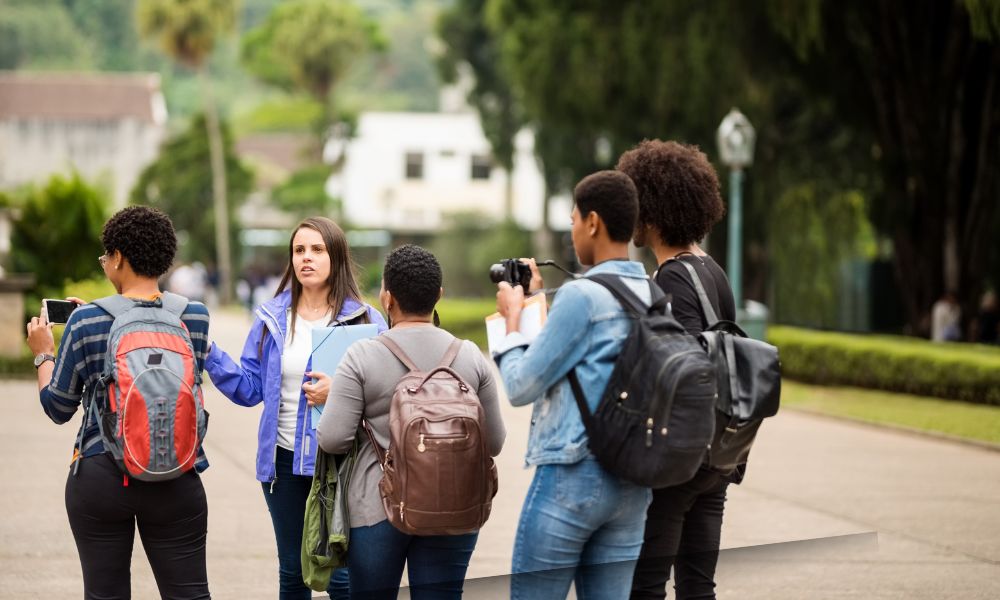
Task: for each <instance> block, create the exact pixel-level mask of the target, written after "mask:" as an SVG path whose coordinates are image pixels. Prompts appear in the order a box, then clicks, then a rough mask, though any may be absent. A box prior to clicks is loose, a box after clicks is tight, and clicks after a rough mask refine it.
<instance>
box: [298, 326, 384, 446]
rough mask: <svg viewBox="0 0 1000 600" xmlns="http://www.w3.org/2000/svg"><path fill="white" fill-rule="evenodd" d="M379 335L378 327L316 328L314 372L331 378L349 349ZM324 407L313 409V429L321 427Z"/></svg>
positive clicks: (314, 336)
mask: <svg viewBox="0 0 1000 600" xmlns="http://www.w3.org/2000/svg"><path fill="white" fill-rule="evenodd" d="M376 335H378V325H336V326H334V327H316V328H315V329H313V330H312V347H313V351H312V370H313V371H317V372H319V373H325V374H327V375H329V376H330V377H333V374H334V373H336V372H337V366H338V365H340V361H341V360H342V359H343V358H344V354H345V353H346V352H347V349H348V348H350V347H351V344H353V343H354V342H356V341H358V340H365V339H368V338H373V337H375V336H376ZM322 414H323V407H322V406H314V407H312V414H311V415H310V416H311V423H310V424H311V425H312V428H313V429H316V427H317V426H318V425H319V418H320V415H322Z"/></svg>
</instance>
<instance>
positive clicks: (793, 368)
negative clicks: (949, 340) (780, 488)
mask: <svg viewBox="0 0 1000 600" xmlns="http://www.w3.org/2000/svg"><path fill="white" fill-rule="evenodd" d="M768 340H769V341H770V342H771V343H772V344H774V345H776V346H777V347H778V350H779V352H780V353H781V367H782V372H783V374H784V375H785V376H786V377H788V378H790V379H794V380H797V381H803V382H806V383H817V384H821V385H850V386H856V387H863V388H873V389H879V390H886V391H893V392H902V393H907V394H918V395H922V396H937V397H939V398H953V399H956V400H964V401H966V402H974V403H980V404H993V405H1000V348H995V347H989V346H981V345H969V344H943V343H934V342H929V341H926V340H919V339H915V338H906V337H898V336H863V335H851V334H845V333H832V332H820V331H810V330H807V329H796V328H792V327H770V328H769V329H768Z"/></svg>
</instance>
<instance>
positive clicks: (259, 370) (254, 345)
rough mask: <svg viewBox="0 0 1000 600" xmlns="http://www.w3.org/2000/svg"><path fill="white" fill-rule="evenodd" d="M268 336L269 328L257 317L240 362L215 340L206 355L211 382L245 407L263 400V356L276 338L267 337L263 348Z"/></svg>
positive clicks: (207, 370)
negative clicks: (263, 337)
mask: <svg viewBox="0 0 1000 600" xmlns="http://www.w3.org/2000/svg"><path fill="white" fill-rule="evenodd" d="M262 336H266V337H267V338H270V334H269V333H267V328H266V327H264V322H263V321H262V320H260V319H259V318H258V319H254V322H253V325H252V326H251V327H250V334H249V335H248V336H247V341H246V343H245V344H244V345H243V355H242V356H241V357H240V362H239V364H237V363H236V362H235V361H234V360H233V359H232V357H230V356H229V354H227V353H226V352H225V351H224V350H222V349H221V348H219V347H218V346H217V345H216V344H215V343H214V342H213V343H212V346H211V348H209V351H208V356H207V357H206V358H205V371H206V372H207V373H208V376H209V377H210V378H211V379H212V383H213V384H215V387H216V388H218V389H219V391H220V392H222V393H223V395H225V396H226V398H229V399H230V400H232V401H233V402H234V403H236V404H239V405H242V406H254V405H256V404H260V403H261V402H262V401H263V400H264V388H263V385H262V384H261V380H262V375H263V364H262V358H261V357H262V356H263V355H264V353H265V352H266V349H267V346H268V345H269V344H271V345H273V344H274V339H273V338H271V339H264V343H263V346H264V348H263V350H262V349H261V338H262Z"/></svg>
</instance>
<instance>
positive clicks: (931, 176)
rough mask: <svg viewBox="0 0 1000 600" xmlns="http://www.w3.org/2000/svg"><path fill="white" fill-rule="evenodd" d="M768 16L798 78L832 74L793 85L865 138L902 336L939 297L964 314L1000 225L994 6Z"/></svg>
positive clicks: (862, 8) (817, 8)
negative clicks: (825, 101)
mask: <svg viewBox="0 0 1000 600" xmlns="http://www.w3.org/2000/svg"><path fill="white" fill-rule="evenodd" d="M769 13H770V15H771V21H772V24H773V28H774V30H775V31H777V32H778V33H779V34H780V35H781V36H782V37H783V39H784V40H786V41H787V43H788V47H789V49H790V50H792V51H794V55H795V56H796V58H797V59H798V62H799V65H800V66H801V68H802V70H803V72H804V73H811V74H828V73H837V74H838V76H837V77H836V78H832V77H826V76H817V75H812V76H809V75H803V78H804V79H805V80H807V81H808V82H809V84H810V85H811V86H813V88H814V89H816V90H817V91H818V92H820V93H822V94H823V95H825V96H826V97H828V98H830V99H831V100H832V101H833V102H834V103H835V104H836V106H837V107H838V112H839V114H841V115H843V117H845V118H847V119H850V121H851V123H852V125H854V126H855V127H857V128H861V129H867V130H870V131H872V132H873V135H874V139H875V150H874V156H875V161H876V163H877V166H878V171H879V176H880V179H881V183H882V193H881V194H880V195H879V196H878V197H877V198H876V201H877V202H876V203H874V205H873V210H872V218H873V221H874V223H875V226H876V227H877V228H878V229H879V230H880V231H881V232H882V233H883V234H885V235H887V236H889V238H890V239H891V240H892V242H893V252H894V261H895V266H896V280H897V282H898V284H899V286H900V288H901V289H902V290H904V292H903V298H904V306H905V310H906V314H907V321H908V322H909V324H910V328H911V330H913V331H914V332H916V331H920V330H921V328H922V327H921V326H922V324H923V323H925V322H927V320H928V318H929V313H930V309H931V306H932V304H933V303H934V301H935V300H936V299H937V298H938V297H940V296H941V295H942V294H943V293H944V292H945V291H946V290H954V291H955V292H957V293H958V295H959V298H960V300H961V302H962V306H963V308H964V311H963V312H964V313H965V314H966V315H969V314H973V313H974V312H975V310H976V308H977V302H978V297H979V294H980V293H981V291H982V289H983V286H984V284H985V279H986V275H987V274H988V273H989V271H988V269H989V260H990V255H991V254H992V251H991V244H996V237H995V232H996V230H997V227H998V225H1000V222H998V221H1000V211H998V208H997V205H998V199H1000V172H998V171H997V169H996V165H997V164H998V162H1000V43H998V37H1000V2H997V1H996V0H964V1H963V0H938V1H936V2H928V3H920V4H916V5H915V4H911V3H908V2H903V1H900V0H893V1H889V0H887V1H884V2H878V3H868V2H862V1H860V0H858V1H854V2H846V3H836V4H835V3H832V2H822V1H821V2H813V3H798V2H793V1H790V0H788V1H786V0H772V1H771V2H770V4H769Z"/></svg>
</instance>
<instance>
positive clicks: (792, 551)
mask: <svg viewBox="0 0 1000 600" xmlns="http://www.w3.org/2000/svg"><path fill="white" fill-rule="evenodd" d="M247 325H248V322H247V321H246V320H245V319H244V318H242V317H240V316H235V315H232V314H227V313H220V314H217V315H213V321H212V337H213V339H217V340H218V341H219V343H220V345H221V346H222V347H223V348H225V349H227V350H228V351H230V352H231V353H233V354H238V353H239V350H240V349H241V348H242V342H243V340H242V337H243V335H245V332H246V329H247ZM0 397H2V398H3V399H4V402H6V403H7V406H6V407H5V411H4V413H5V418H4V419H3V420H2V421H0V456H3V460H2V461H0V478H2V480H3V481H4V483H5V485H4V486H3V491H2V492H0V514H2V515H3V516H2V521H0V598H12V599H13V598H17V599H21V598H40V597H48V598H63V597H79V596H80V595H81V593H82V583H81V576H80V566H79V561H78V558H77V554H76V547H75V545H74V543H73V538H72V535H71V534H70V530H69V525H68V522H67V519H66V513H65V508H64V505H63V488H64V485H65V478H66V475H67V470H66V469H67V465H68V462H69V456H70V448H71V446H72V443H73V439H74V436H75V433H76V427H77V426H78V425H79V416H77V417H75V418H74V420H73V421H72V422H71V423H70V424H67V425H65V426H62V427H57V426H55V425H54V424H53V423H51V422H50V421H49V420H48V418H47V417H45V416H44V414H43V413H42V411H41V409H40V407H39V406H38V401H37V394H36V392H35V385H34V383H33V382H25V381H20V382H18V381H7V382H0ZM206 402H207V404H208V408H209V411H210V412H211V413H212V421H211V425H210V430H209V436H208V439H207V441H206V452H207V453H208V456H209V460H210V461H211V463H212V466H211V468H210V469H209V470H208V471H207V472H206V473H205V474H204V482H205V487H206V489H207V492H208V497H209V511H210V516H209V548H208V558H209V565H208V566H209V578H210V579H209V580H210V583H211V586H212V593H213V597H215V598H218V599H227V598H233V599H236V598H239V599H244V598H274V597H276V596H277V559H276V556H275V547H274V537H273V533H272V530H271V524H270V519H269V517H268V515H267V508H266V507H265V505H264V500H263V496H262V492H261V489H260V484H259V483H257V482H256V481H254V470H253V465H254V453H255V446H256V431H257V420H258V418H259V414H260V413H259V410H260V409H259V408H253V409H247V408H243V407H239V406H236V405H233V404H231V403H230V402H228V401H227V400H226V399H225V398H223V397H222V396H221V395H220V394H218V392H216V391H215V390H214V389H209V390H208V394H207V398H206ZM529 416H530V410H529V409H527V408H524V409H514V408H511V407H506V408H505V418H506V421H507V426H508V431H509V434H508V439H507V444H506V447H505V449H504V452H503V453H502V454H501V456H500V458H499V460H498V467H499V469H500V481H501V490H500V493H499V495H498V496H497V499H496V502H495V505H494V506H495V508H494V512H493V516H492V517H491V518H490V521H489V523H487V525H486V527H485V528H484V529H483V531H482V533H481V535H480V538H479V545H478V547H477V549H476V552H475V554H474V555H473V561H472V565H471V567H470V570H469V576H470V577H475V578H481V577H492V576H502V575H506V574H507V572H508V570H509V565H510V555H511V549H512V547H513V538H514V532H515V528H516V524H517V517H518V514H519V512H520V508H521V502H522V500H523V498H524V495H525V491H526V490H527V487H528V484H529V483H530V478H531V471H529V470H525V469H523V468H522V458H523V454H524V449H525V446H526V437H527V430H528V420H529ZM723 546H724V548H725V549H726V550H725V551H724V552H723V555H722V558H721V561H720V569H719V574H718V581H719V589H718V595H719V598H722V599H737V598H739V599H741V600H745V599H758V598H759V599H765V598H766V599H777V600H782V599H796V600H798V599H814V598H865V599H889V598H907V599H909V598H928V599H929V598H935V599H938V598H966V599H976V598H982V599H987V598H990V599H992V598H998V597H1000V453H996V452H990V451H987V450H982V449H978V448H974V447H969V446H963V445H958V444H951V443H948V442H943V441H938V440H931V439H926V438H921V437H916V436H911V435H907V434H903V433H897V432H888V431H880V430H877V429H873V428H870V427H862V426H856V425H851V424H847V423H843V422H839V421H834V420H828V419H823V418H820V417H814V416H809V415H804V414H799V413H794V412H790V411H787V412H784V413H782V414H781V415H780V416H778V417H776V418H774V419H772V420H770V422H768V423H767V424H766V425H765V426H764V428H763V429H762V431H761V434H760V438H759V441H758V443H757V444H756V446H755V447H754V450H753V455H752V457H751V463H750V469H749V473H748V476H747V479H746V481H745V482H744V483H743V485H741V486H732V487H731V488H730V494H729V502H728V504H727V509H726V522H725V526H724V531H723ZM132 588H133V596H134V597H135V598H156V597H158V596H157V593H156V586H155V583H154V581H153V578H152V574H151V572H150V570H149V566H148V563H147V562H146V559H145V555H144V554H143V552H142V549H141V545H140V544H138V543H137V544H136V550H135V553H134V556H133V585H132ZM498 588H499V589H504V588H503V586H502V585H489V581H482V582H476V583H471V584H470V586H469V590H470V592H472V591H473V590H475V589H482V590H484V591H483V592H482V593H470V594H467V597H475V598H492V597H497V594H498V592H497V591H496V590H497V589H498Z"/></svg>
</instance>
